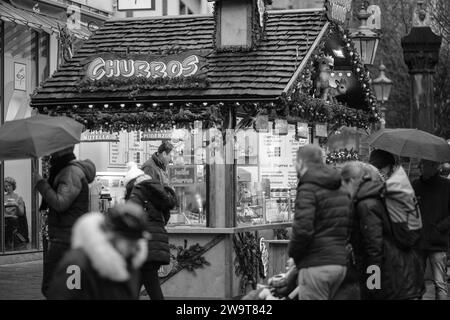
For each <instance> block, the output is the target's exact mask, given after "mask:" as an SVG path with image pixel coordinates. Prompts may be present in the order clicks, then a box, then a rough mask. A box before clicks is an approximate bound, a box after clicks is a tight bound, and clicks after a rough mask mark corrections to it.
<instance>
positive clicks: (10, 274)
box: [0, 260, 434, 300]
mask: <svg viewBox="0 0 450 320" xmlns="http://www.w3.org/2000/svg"><path fill="white" fill-rule="evenodd" d="M41 279H42V260H37V261H31V262H22V263H15V264H7V265H0V300H42V299H44V297H43V296H42V294H41ZM141 299H142V300H148V296H142V297H141ZM433 299H434V288H433V285H432V283H431V282H430V281H427V292H426V294H425V296H424V300H433Z"/></svg>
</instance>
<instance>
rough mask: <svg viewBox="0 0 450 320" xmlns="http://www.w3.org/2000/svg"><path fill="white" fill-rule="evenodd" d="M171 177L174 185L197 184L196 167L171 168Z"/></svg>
mask: <svg viewBox="0 0 450 320" xmlns="http://www.w3.org/2000/svg"><path fill="white" fill-rule="evenodd" d="M169 177H170V183H171V184H172V185H180V184H193V183H195V167H194V166H183V167H174V166H169Z"/></svg>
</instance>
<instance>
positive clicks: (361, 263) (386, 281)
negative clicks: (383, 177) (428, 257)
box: [351, 180, 424, 300]
mask: <svg viewBox="0 0 450 320" xmlns="http://www.w3.org/2000/svg"><path fill="white" fill-rule="evenodd" d="M383 188H384V186H383V183H382V182H376V181H372V180H366V181H364V182H363V183H362V184H361V185H360V188H359V190H358V191H357V193H356V195H355V197H354V199H353V204H354V206H353V214H352V216H353V219H354V220H353V222H354V224H353V228H352V230H353V231H352V237H351V243H352V246H353V249H354V254H355V260H356V269H357V270H358V273H359V275H360V289H361V297H362V299H370V300H372V299H376V300H404V299H405V300H406V299H415V298H420V297H421V296H422V294H423V289H424V270H423V267H422V263H421V260H420V256H419V254H418V252H417V251H416V250H415V249H414V248H410V249H400V248H399V246H398V245H397V244H396V242H395V240H394V236H393V232H392V224H391V223H390V220H389V219H390V218H389V214H388V212H387V211H386V208H385V205H384V202H383V200H382V198H381V194H382V191H383ZM372 265H376V266H378V267H379V268H380V276H381V277H380V278H381V289H380V290H377V289H373V290H369V289H368V288H367V283H366V282H367V279H368V277H369V276H370V275H371V274H373V271H372V273H370V274H368V273H367V268H368V267H369V266H372Z"/></svg>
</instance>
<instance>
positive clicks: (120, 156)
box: [109, 131, 162, 168]
mask: <svg viewBox="0 0 450 320" xmlns="http://www.w3.org/2000/svg"><path fill="white" fill-rule="evenodd" d="M118 137H119V141H118V142H110V143H109V167H112V168H125V167H126V164H127V162H129V161H134V162H136V163H137V164H138V165H142V164H144V162H145V161H146V160H147V159H149V158H150V157H151V156H152V154H154V153H155V152H156V151H157V150H158V147H159V146H160V145H161V143H162V140H150V141H143V140H142V139H141V132H139V131H136V132H125V131H124V132H120V134H119V136H118Z"/></svg>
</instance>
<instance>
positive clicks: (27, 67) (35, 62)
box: [0, 1, 90, 255]
mask: <svg viewBox="0 0 450 320" xmlns="http://www.w3.org/2000/svg"><path fill="white" fill-rule="evenodd" d="M33 5H34V10H32V9H31V8H32V7H33ZM27 6H28V7H29V9H30V10H27V9H26V7H27ZM50 8H52V7H51V6H50V5H46V6H43V7H42V8H41V9H39V7H38V6H36V4H33V3H32V2H30V1H12V2H9V1H8V2H7V1H4V2H1V3H0V75H1V77H0V98H1V99H0V120H1V121H0V123H4V122H6V121H13V120H18V119H23V118H27V117H30V116H31V115H33V114H34V113H36V112H35V111H33V109H32V108H30V95H31V94H32V93H33V92H34V90H35V89H36V88H37V87H38V85H39V84H40V83H41V82H43V81H44V80H46V79H47V78H48V77H49V76H50V75H51V74H52V73H53V72H54V71H55V70H56V69H57V66H58V65H59V64H60V63H62V62H63V55H62V51H63V48H62V46H61V42H60V41H59V39H60V32H61V28H63V27H64V26H65V23H66V22H65V21H61V20H59V19H57V17H53V16H51V15H48V14H49V13H51V12H52V11H51V10H50ZM49 10H50V11H49ZM55 12H63V13H64V14H65V10H62V9H61V8H57V10H56V9H55ZM69 34H70V35H71V36H72V37H73V38H74V39H78V40H79V41H84V40H86V39H87V38H88V35H89V34H90V32H89V31H88V30H87V28H81V29H80V30H78V31H74V32H70V33H69ZM0 125H1V124H0ZM32 165H33V164H32V161H31V160H14V161H5V162H2V163H1V165H0V168H1V169H0V187H1V189H2V190H4V187H5V183H4V180H5V178H8V179H7V180H9V181H14V183H13V184H14V185H15V186H14V187H15V190H14V193H15V194H17V195H18V196H20V197H21V199H22V200H23V212H22V215H21V218H20V220H21V223H20V227H19V228H17V227H16V226H15V224H12V223H11V220H10V219H11V217H9V214H8V213H9V212H10V211H8V210H10V209H8V206H5V207H3V210H0V255H4V254H7V255H9V254H15V253H26V252H36V251H38V250H40V249H41V247H40V238H41V237H40V221H39V216H38V212H37V210H36V202H37V198H36V194H35V193H34V191H33V188H32ZM10 178H12V179H13V180H11V179H10ZM2 195H3V192H2ZM11 196H12V195H11V194H4V195H3V197H0V198H1V201H2V203H3V202H4V203H7V202H8V198H9V197H11ZM13 225H14V226H13Z"/></svg>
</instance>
